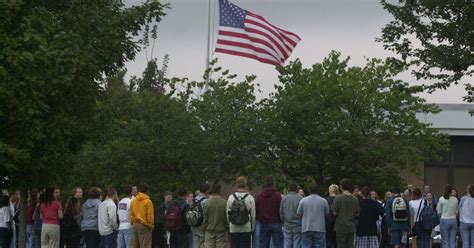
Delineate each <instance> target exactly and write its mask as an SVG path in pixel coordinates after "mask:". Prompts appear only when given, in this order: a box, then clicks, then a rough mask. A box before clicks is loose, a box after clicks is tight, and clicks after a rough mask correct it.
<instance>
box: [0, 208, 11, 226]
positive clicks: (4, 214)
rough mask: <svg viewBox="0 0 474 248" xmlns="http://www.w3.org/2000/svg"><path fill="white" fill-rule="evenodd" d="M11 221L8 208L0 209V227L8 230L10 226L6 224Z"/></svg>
mask: <svg viewBox="0 0 474 248" xmlns="http://www.w3.org/2000/svg"><path fill="white" fill-rule="evenodd" d="M11 220H12V214H11V212H10V208H9V207H7V206H5V207H3V208H0V227H3V228H9V227H10V226H9V225H8V224H7V223H8V222H10V221H11Z"/></svg>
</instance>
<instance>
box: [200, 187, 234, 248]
mask: <svg viewBox="0 0 474 248" xmlns="http://www.w3.org/2000/svg"><path fill="white" fill-rule="evenodd" d="M226 210H227V201H226V200H225V199H224V198H222V196H221V186H220V185H219V184H216V185H214V186H212V189H211V198H210V199H209V200H208V201H207V203H206V206H205V207H204V222H203V226H204V229H205V231H206V234H205V237H206V241H205V243H206V245H205V247H206V248H222V247H227V244H226V243H227V242H226V241H227V232H228V229H229V223H228V221H227V214H226ZM203 247H204V246H203Z"/></svg>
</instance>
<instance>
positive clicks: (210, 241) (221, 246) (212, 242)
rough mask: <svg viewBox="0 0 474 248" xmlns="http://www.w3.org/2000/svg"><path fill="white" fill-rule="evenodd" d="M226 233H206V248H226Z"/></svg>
mask: <svg viewBox="0 0 474 248" xmlns="http://www.w3.org/2000/svg"><path fill="white" fill-rule="evenodd" d="M226 247H227V233H225V232H224V233H208V232H206V248H226Z"/></svg>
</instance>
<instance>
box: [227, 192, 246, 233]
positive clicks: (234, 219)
mask: <svg viewBox="0 0 474 248" xmlns="http://www.w3.org/2000/svg"><path fill="white" fill-rule="evenodd" d="M232 195H233V196H234V202H232V205H231V207H230V210H229V212H228V214H229V222H230V223H232V224H233V225H237V226H241V225H245V224H247V223H248V222H249V221H250V217H249V215H250V211H249V209H248V208H247V205H246V204H245V198H246V197H247V196H248V195H249V194H245V195H244V196H243V197H242V198H239V197H237V196H236V195H235V194H232Z"/></svg>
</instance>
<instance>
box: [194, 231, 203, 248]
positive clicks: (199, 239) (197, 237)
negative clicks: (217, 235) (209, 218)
mask: <svg viewBox="0 0 474 248" xmlns="http://www.w3.org/2000/svg"><path fill="white" fill-rule="evenodd" d="M204 234H205V230H204V226H200V227H194V228H193V248H204V242H205V239H204V237H205V235H204Z"/></svg>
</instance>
